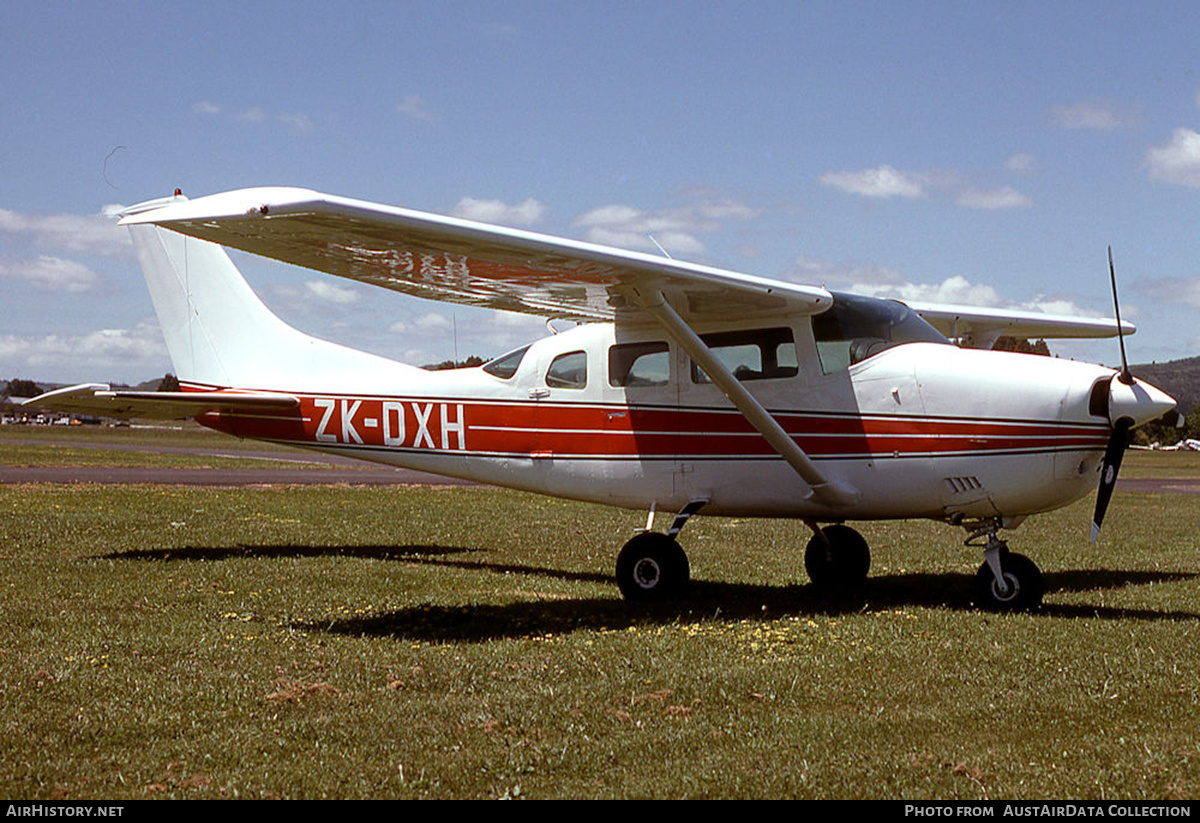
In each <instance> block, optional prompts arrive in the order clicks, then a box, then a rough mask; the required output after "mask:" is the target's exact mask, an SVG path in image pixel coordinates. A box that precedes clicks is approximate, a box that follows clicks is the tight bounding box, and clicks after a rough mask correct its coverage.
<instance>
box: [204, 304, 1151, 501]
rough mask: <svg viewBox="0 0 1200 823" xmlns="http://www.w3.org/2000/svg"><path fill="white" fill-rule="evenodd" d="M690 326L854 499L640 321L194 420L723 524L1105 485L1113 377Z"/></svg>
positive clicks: (375, 375)
mask: <svg viewBox="0 0 1200 823" xmlns="http://www.w3.org/2000/svg"><path fill="white" fill-rule="evenodd" d="M697 331H698V332H699V333H700V334H701V336H702V337H704V338H705V340H706V342H707V343H708V345H709V346H710V347H711V348H712V349H713V351H714V352H716V353H717V354H718V356H719V357H720V358H721V359H722V361H723V362H725V363H726V364H727V365H728V366H729V368H730V370H731V371H732V372H733V373H734V374H735V375H737V376H738V378H739V380H741V381H743V385H745V386H746V387H747V388H748V389H749V390H750V392H751V393H752V394H753V395H754V397H755V398H756V399H757V400H758V402H759V403H761V404H762V405H763V406H764V407H765V408H766V409H767V410H768V411H769V412H770V413H771V415H772V416H773V417H774V418H775V419H776V420H777V421H778V422H779V423H780V425H782V427H783V428H784V429H785V430H786V432H787V433H788V434H789V435H790V436H791V437H792V438H793V439H794V440H795V442H796V443H797V444H798V445H799V446H800V447H801V448H802V449H803V450H804V451H805V452H806V453H807V455H808V456H809V457H810V458H811V459H812V460H813V461H815V462H816V463H817V464H818V466H820V467H821V469H822V470H823V471H825V473H826V474H827V475H828V476H830V477H832V478H836V479H838V480H839V481H842V482H844V483H848V484H849V485H850V486H852V487H853V488H854V489H856V490H858V492H859V494H858V495H857V499H856V502H854V503H853V504H851V505H849V506H843V507H839V508H838V509H837V510H836V511H835V510H832V509H830V508H829V507H828V506H827V505H825V504H822V503H820V502H818V501H817V500H815V499H814V498H813V496H812V495H811V493H810V489H809V488H808V486H807V485H806V484H805V482H804V481H803V480H801V478H800V477H799V476H798V475H797V474H796V472H795V471H793V470H792V468H791V467H790V466H789V465H788V464H787V463H786V462H785V461H784V460H783V459H782V458H781V457H780V456H779V455H778V454H777V453H776V452H775V451H774V450H773V449H772V448H771V447H770V445H769V444H768V443H767V442H766V440H765V439H764V438H763V436H762V435H760V434H759V433H758V432H757V431H755V429H754V428H753V427H752V426H751V425H750V424H749V423H748V422H747V420H746V419H745V417H744V416H743V415H742V414H741V413H739V412H738V411H737V410H736V409H735V408H734V406H733V405H732V403H731V402H730V401H729V400H728V399H727V398H726V397H725V396H724V395H723V394H722V393H721V391H720V390H719V389H718V388H717V387H716V386H715V385H713V384H712V383H711V382H709V380H708V379H707V378H706V376H705V375H704V373H703V372H702V371H701V370H699V369H697V368H695V367H694V365H693V364H692V363H691V361H690V359H689V358H688V356H687V355H686V354H685V353H684V352H682V351H681V350H680V349H679V347H678V346H676V345H675V344H674V343H672V342H671V341H669V340H668V339H667V337H666V336H665V335H664V334H663V332H662V330H661V329H660V328H659V327H657V326H656V325H653V324H649V323H647V324H643V325H634V324H629V323H618V324H613V323H592V324H587V325H583V326H578V327H576V328H574V329H571V330H569V331H566V332H563V333H561V334H558V335H554V336H552V337H548V338H545V339H543V340H540V341H538V342H536V343H533V344H531V345H530V346H528V347H527V348H526V349H524V350H518V351H517V352H513V353H510V355H509V356H506V357H502V358H498V359H497V360H495V361H492V363H489V364H487V365H486V366H484V367H481V368H471V369H456V370H449V371H441V372H429V371H424V370H419V369H413V368H412V367H409V366H404V365H402V364H399V363H396V364H394V367H393V366H389V365H387V361H382V362H380V363H379V367H378V368H375V369H373V370H372V372H371V373H370V374H369V375H368V374H364V373H362V372H354V373H348V374H330V375H326V376H325V377H324V378H314V380H313V383H312V385H305V386H299V385H296V386H291V385H270V386H238V387H234V388H244V389H270V390H273V391H285V392H287V393H289V394H293V395H295V396H297V397H299V398H300V408H299V410H298V412H296V413H295V414H285V415H257V414H251V413H241V414H237V415H233V414H228V413H219V412H213V413H210V414H207V415H202V416H201V417H200V418H198V419H199V420H200V422H202V423H204V424H205V425H208V426H210V427H212V428H215V429H219V430H221V431H225V432H228V433H230V434H235V435H238V436H242V437H250V438H257V439H264V440H271V441H275V442H280V443H286V444H289V445H294V446H301V447H306V448H313V449H320V450H323V451H329V452H335V453H339V454H345V455H349V456H353V457H357V458H362V459H365V460H372V461H377V462H380V463H387V464H391V465H397V466H404V467H409V468H414V469H420V470H424V471H430V472H435V473H438V474H443V475H449V476H454V477H461V478H467V479H471V480H476V481H479V482H483V483H493V484H498V485H504V486H510V487H515V488H519V489H524V490H528V491H533V492H538V493H542V494H549V495H555V496H560V497H566V498H573V499H578V500H587V501H593V502H599V503H605V504H610V505H616V506H623V507H629V508H648V507H650V506H651V505H654V506H657V507H658V508H663V509H674V510H678V509H680V508H682V507H683V506H684V505H686V504H687V503H688V502H689V501H693V500H707V501H708V502H707V504H706V506H705V509H704V511H705V513H706V514H715V515H736V516H767V517H805V518H813V519H818V520H819V519H893V518H909V517H928V518H937V519H947V518H949V519H953V518H955V517H966V518H981V517H1020V516H1024V515H1027V514H1033V513H1036V512H1041V511H1047V510H1050V509H1054V508H1057V507H1059V506H1063V505H1066V504H1068V503H1070V502H1072V501H1074V500H1077V499H1079V498H1081V497H1083V496H1085V495H1087V494H1088V493H1089V492H1090V491H1092V490H1093V489H1094V488H1095V487H1096V482H1097V477H1096V470H1097V467H1098V465H1099V463H1100V460H1101V457H1102V455H1103V453H1104V449H1105V445H1106V442H1107V440H1108V438H1109V435H1110V432H1111V429H1112V426H1111V421H1110V416H1111V414H1112V413H1113V412H1112V410H1111V409H1109V408H1108V406H1107V404H1105V405H1104V407H1103V408H1101V407H1099V406H1098V405H1097V403H1096V402H1095V400H1094V395H1095V393H1096V391H1098V390H1097V389H1096V387H1097V386H1098V385H1103V386H1104V391H1105V392H1107V390H1108V388H1107V387H1108V382H1110V381H1111V380H1112V376H1113V374H1114V372H1113V371H1112V370H1111V369H1107V368H1104V367H1101V366H1095V365H1090V364H1084V363H1076V362H1073V361H1065V360H1059V359H1053V358H1046V357H1037V356H1033V355H1023V354H1011V353H1002V352H993V351H979V350H970V349H961V348H958V347H957V346H954V345H951V344H949V343H947V342H944V341H942V342H938V341H930V342H904V343H901V344H892V345H891V347H884V348H882V350H879V351H873V350H872V349H871V347H869V346H868V347H866V348H863V347H862V340H861V339H850V337H851V336H850V335H843V336H844V337H845V338H846V339H845V340H842V339H834V340H831V339H829V337H830V335H828V334H827V333H823V332H822V331H821V330H820V329H819V328H818V329H817V331H816V332H815V333H814V324H813V322H812V321H811V319H810V318H808V317H797V318H790V319H789V318H779V317H775V318H768V319H762V320H747V321H743V322H740V323H730V322H724V323H721V324H713V325H707V326H698V327H697ZM834 337H837V335H834ZM856 347H857V348H856ZM193 387H194V388H197V389H201V388H203V389H209V388H214V387H213V386H209V385H203V386H201V385H196V386H193ZM1168 399H1169V398H1168ZM1142 411H1143V412H1145V410H1142ZM1163 411H1165V408H1164V409H1163ZM1147 413H1148V412H1147ZM1161 413H1162V412H1161V411H1159V412H1157V413H1156V414H1154V415H1153V416H1158V414H1161ZM1137 422H1144V421H1142V420H1138V421H1137Z"/></svg>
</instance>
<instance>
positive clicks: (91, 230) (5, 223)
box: [0, 209, 133, 257]
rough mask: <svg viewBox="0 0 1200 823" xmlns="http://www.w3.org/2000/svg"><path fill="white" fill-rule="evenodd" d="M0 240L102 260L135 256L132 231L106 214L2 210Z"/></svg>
mask: <svg viewBox="0 0 1200 823" xmlns="http://www.w3.org/2000/svg"><path fill="white" fill-rule="evenodd" d="M0 237H9V238H13V239H19V240H25V241H27V242H31V243H33V244H34V245H36V246H38V247H39V248H43V249H48V250H52V251H58V252H68V253H73V254H95V255H99V256H101V257H132V255H133V245H132V243H130V241H129V232H127V231H126V230H125V229H122V228H120V227H119V226H117V221H116V220H113V219H112V218H111V217H104V216H102V215H80V214H43V215H26V214H21V213H19V212H15V211H9V210H8V209H0Z"/></svg>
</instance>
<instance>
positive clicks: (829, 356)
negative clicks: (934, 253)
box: [812, 292, 951, 374]
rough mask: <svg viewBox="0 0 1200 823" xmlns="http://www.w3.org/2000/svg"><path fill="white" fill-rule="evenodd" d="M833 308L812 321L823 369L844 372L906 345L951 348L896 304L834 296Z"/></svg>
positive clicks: (875, 299) (836, 294)
mask: <svg viewBox="0 0 1200 823" xmlns="http://www.w3.org/2000/svg"><path fill="white" fill-rule="evenodd" d="M832 294H833V305H832V306H831V307H830V308H829V309H828V310H827V311H825V312H822V313H821V314H818V315H816V316H814V317H813V319H812V328H813V337H814V338H816V341H817V354H818V355H819V356H820V358H821V369H822V370H823V371H824V372H825V373H826V374H832V373H833V372H835V371H843V370H845V369H848V368H850V367H851V366H852V365H854V364H855V363H860V362H862V361H863V360H866V359H867V358H868V357H871V356H873V355H876V354H879V352H881V351H884V350H886V349H890V348H892V347H893V346H899V345H901V344H902V343H944V344H946V345H951V343H950V341H949V340H947V339H946V338H945V337H943V336H942V334H941V333H940V332H939V331H938V330H937V329H935V328H934V327H933V326H931V325H929V324H928V323H926V322H925V321H924V320H922V319H921V317H920V315H918V314H917V313H916V312H914V311H913V310H912V309H910V308H909V307H908V306H905V305H904V304H903V303H897V302H896V301H895V300H880V299H879V298H876V297H862V296H860V295H855V294H843V293H840V292H833V293H832Z"/></svg>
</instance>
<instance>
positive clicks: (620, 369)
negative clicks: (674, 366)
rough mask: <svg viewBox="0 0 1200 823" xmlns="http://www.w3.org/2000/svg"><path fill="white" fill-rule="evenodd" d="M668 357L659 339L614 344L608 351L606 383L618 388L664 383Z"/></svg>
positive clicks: (668, 375) (665, 346)
mask: <svg viewBox="0 0 1200 823" xmlns="http://www.w3.org/2000/svg"><path fill="white" fill-rule="evenodd" d="M670 374H671V357H670V352H669V350H668V348H667V344H666V343H665V342H663V341H655V342H646V343H618V344H617V345H615V346H612V347H610V348H609V350H608V385H610V386H615V387H617V388H620V387H622V386H624V387H626V388H641V387H646V386H665V385H667V380H668V379H669V378H670Z"/></svg>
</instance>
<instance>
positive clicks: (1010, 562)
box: [975, 551, 1046, 612]
mask: <svg viewBox="0 0 1200 823" xmlns="http://www.w3.org/2000/svg"><path fill="white" fill-rule="evenodd" d="M1000 569H1001V571H1003V573H1004V579H1005V580H1006V581H1007V582H1008V586H1009V590H1008V591H1007V592H1004V593H1001V592H1000V591H999V586H997V585H996V575H994V574H992V569H991V567H990V566H989V565H988V564H987V563H984V564H983V565H982V566H980V567H979V571H978V572H976V573H975V605H977V606H979V607H980V608H981V609H987V610H988V611H994V612H1021V611H1029V610H1030V609H1036V608H1037V607H1038V606H1040V605H1041V604H1042V595H1043V594H1044V593H1045V591H1046V582H1045V580H1044V579H1043V578H1042V572H1041V570H1039V569H1038V567H1037V564H1036V563H1034V562H1033V561H1032V560H1030V559H1029V558H1028V557H1026V556H1025V555H1023V554H1014V553H1012V552H1008V551H1004V552H1001V553H1000Z"/></svg>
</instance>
